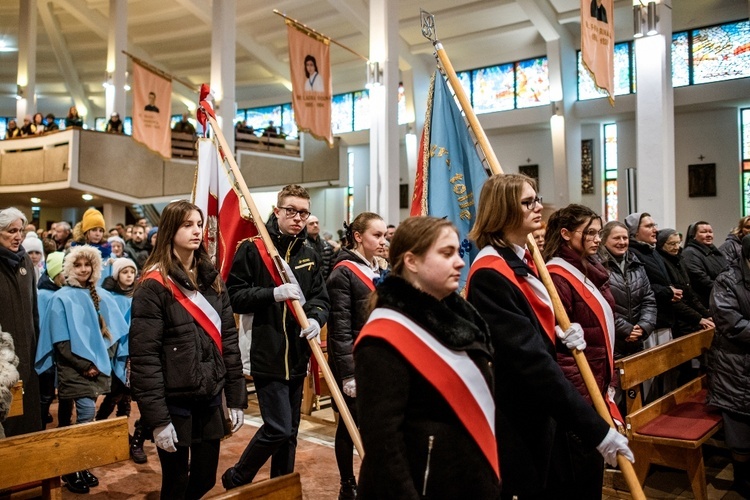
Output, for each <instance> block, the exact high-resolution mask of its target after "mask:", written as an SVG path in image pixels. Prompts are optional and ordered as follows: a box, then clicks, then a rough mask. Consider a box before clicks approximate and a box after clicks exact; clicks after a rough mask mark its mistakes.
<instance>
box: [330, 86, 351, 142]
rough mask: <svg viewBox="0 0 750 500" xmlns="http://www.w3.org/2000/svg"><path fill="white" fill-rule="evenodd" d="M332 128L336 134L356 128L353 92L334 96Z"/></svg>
mask: <svg viewBox="0 0 750 500" xmlns="http://www.w3.org/2000/svg"><path fill="white" fill-rule="evenodd" d="M331 128H332V129H333V133H334V134H345V133H346V132H351V131H352V130H354V106H353V105H352V94H339V95H335V96H333V101H332V102H331Z"/></svg>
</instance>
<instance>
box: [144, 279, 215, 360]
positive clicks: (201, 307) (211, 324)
mask: <svg viewBox="0 0 750 500" xmlns="http://www.w3.org/2000/svg"><path fill="white" fill-rule="evenodd" d="M142 279H143V280H148V279H152V280H154V281H156V282H157V283H160V284H161V285H162V286H163V287H164V288H167V289H169V290H171V291H172V293H173V294H174V297H175V299H177V302H179V303H180V305H181V306H182V307H184V308H185V310H186V311H187V312H188V314H190V316H192V317H193V319H194V320H195V322H196V323H198V325H199V326H200V327H201V328H203V330H205V332H206V333H207V334H208V336H209V337H211V340H213V341H214V343H215V344H216V347H218V348H219V353H222V351H223V348H222V344H221V316H219V313H218V312H217V311H216V309H214V307H213V306H212V305H211V304H210V303H209V302H208V300H206V297H204V296H203V294H202V293H200V292H199V291H198V290H188V289H187V288H183V287H182V286H180V285H179V283H176V282H175V281H174V280H173V279H172V278H171V277H170V278H169V283H164V278H163V277H162V275H161V273H160V272H159V271H157V270H155V269H152V270H151V271H149V272H147V273H146V274H145V275H144V276H143V278H142Z"/></svg>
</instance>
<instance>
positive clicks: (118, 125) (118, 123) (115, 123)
mask: <svg viewBox="0 0 750 500" xmlns="http://www.w3.org/2000/svg"><path fill="white" fill-rule="evenodd" d="M106 132H107V133H110V134H122V133H123V132H124V128H123V123H122V120H120V115H119V114H118V113H112V116H111V118H110V119H109V121H108V122H107V129H106Z"/></svg>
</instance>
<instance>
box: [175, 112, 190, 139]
mask: <svg viewBox="0 0 750 500" xmlns="http://www.w3.org/2000/svg"><path fill="white" fill-rule="evenodd" d="M188 116H189V115H188V114H187V113H182V119H181V120H180V121H178V122H177V123H175V124H174V128H172V131H173V132H180V133H182V134H190V135H195V127H194V126H193V124H192V123H190V121H189V120H188Z"/></svg>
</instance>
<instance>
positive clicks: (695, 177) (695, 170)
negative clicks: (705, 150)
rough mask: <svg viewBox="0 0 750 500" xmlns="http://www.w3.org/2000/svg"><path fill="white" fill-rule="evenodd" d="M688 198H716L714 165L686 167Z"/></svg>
mask: <svg viewBox="0 0 750 500" xmlns="http://www.w3.org/2000/svg"><path fill="white" fill-rule="evenodd" d="M688 196H689V197H690V198H699V197H703V196H716V163H702V164H696V165H688Z"/></svg>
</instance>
